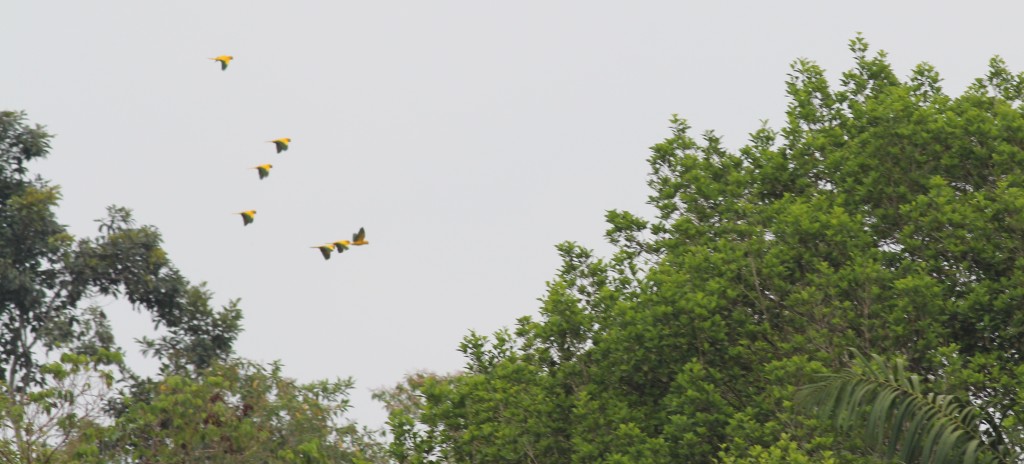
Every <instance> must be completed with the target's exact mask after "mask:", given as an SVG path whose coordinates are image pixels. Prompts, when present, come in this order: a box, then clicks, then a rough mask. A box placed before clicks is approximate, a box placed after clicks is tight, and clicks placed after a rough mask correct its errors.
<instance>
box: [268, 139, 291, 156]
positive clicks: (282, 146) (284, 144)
mask: <svg viewBox="0 0 1024 464" xmlns="http://www.w3.org/2000/svg"><path fill="white" fill-rule="evenodd" d="M269 143H272V144H274V146H275V147H277V152H278V153H281V152H282V151H285V150H287V149H288V144H289V143H292V139H290V138H288V137H282V138H279V139H274V140H270V141H269Z"/></svg>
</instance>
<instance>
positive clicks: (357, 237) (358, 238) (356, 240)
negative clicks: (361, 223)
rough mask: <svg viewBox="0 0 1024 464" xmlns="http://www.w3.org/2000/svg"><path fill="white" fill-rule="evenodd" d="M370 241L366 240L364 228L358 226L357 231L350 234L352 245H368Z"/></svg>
mask: <svg viewBox="0 0 1024 464" xmlns="http://www.w3.org/2000/svg"><path fill="white" fill-rule="evenodd" d="M369 244H370V242H368V241H366V229H363V228H362V227H360V228H359V232H356V233H354V234H352V245H357V246H358V245H369Z"/></svg>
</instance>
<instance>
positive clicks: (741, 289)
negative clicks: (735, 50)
mask: <svg viewBox="0 0 1024 464" xmlns="http://www.w3.org/2000/svg"><path fill="white" fill-rule="evenodd" d="M850 49H851V51H852V52H853V61H854V65H853V67H852V68H851V69H850V70H848V71H846V72H844V73H843V74H842V77H841V78H840V80H839V82H838V85H836V86H833V85H832V84H830V83H829V82H828V80H827V79H826V78H825V73H824V71H823V70H822V69H821V68H820V67H818V66H817V65H816V64H814V63H813V62H811V61H808V60H797V61H796V62H795V63H794V64H793V67H792V73H791V74H790V76H789V79H788V81H787V83H786V89H787V92H788V94H789V97H790V103H789V106H788V109H787V113H786V114H787V117H786V120H785V122H784V124H783V126H782V127H781V129H778V130H776V129H772V128H771V127H769V126H768V125H767V123H765V124H764V125H763V126H762V127H761V128H760V129H758V130H757V131H755V132H754V133H752V134H750V137H749V142H748V143H747V144H746V145H744V146H743V147H741V148H739V149H738V150H735V151H734V150H730V149H728V148H727V147H726V146H725V144H724V142H723V140H722V138H721V137H719V136H718V135H717V134H715V133H714V132H710V131H709V132H705V133H704V134H702V135H700V136H699V137H695V136H693V135H691V127H690V125H689V124H688V123H687V122H686V121H685V120H683V119H681V118H677V117H674V118H673V119H672V121H671V124H672V125H671V134H670V136H669V137H668V138H667V139H666V140H664V141H663V142H661V143H658V144H656V145H654V146H653V147H652V148H651V155H650V158H649V164H650V166H651V170H650V175H649V177H648V185H649V186H650V188H651V194H650V196H649V204H650V205H651V206H653V207H654V208H655V211H656V213H655V215H654V217H653V218H642V217H640V216H638V215H636V214H632V213H630V212H626V211H609V212H608V214H607V221H608V224H609V228H608V231H607V234H606V236H607V238H608V239H609V241H610V242H611V243H612V244H613V245H614V246H615V247H616V251H615V253H614V254H613V255H612V256H610V257H608V258H606V259H599V258H596V257H594V256H593V254H592V253H591V252H590V251H589V250H586V249H584V248H582V247H580V246H578V245H575V244H573V243H565V244H562V245H560V246H559V247H558V250H559V252H560V254H561V256H562V259H563V266H562V268H561V269H560V270H559V272H558V273H557V274H556V276H555V278H554V279H553V280H552V281H551V282H549V284H548V290H547V294H546V295H545V297H544V298H543V301H542V305H541V308H540V315H539V317H537V318H534V317H524V318H522V319H520V320H519V321H518V322H517V324H516V328H515V330H514V331H512V332H509V331H501V332H498V333H497V334H494V335H493V336H491V337H484V336H479V335H476V334H471V335H469V336H467V337H466V339H465V340H464V342H463V345H462V351H463V353H464V354H465V355H466V357H467V366H466V369H465V370H464V373H462V374H460V375H457V376H454V377H452V378H450V379H446V380H444V381H440V382H427V383H425V384H424V385H423V386H422V387H420V388H419V390H418V392H419V393H420V394H422V395H423V404H422V407H421V410H420V411H419V412H418V413H417V414H416V415H408V414H407V415H406V417H407V418H408V417H413V418H415V421H416V422H415V426H412V427H411V426H410V425H409V424H408V423H399V422H393V423H392V424H391V427H392V429H393V430H397V428H398V427H399V426H401V427H404V429H405V430H420V432H419V435H417V436H418V437H419V438H420V439H419V440H417V441H412V442H407V443H405V444H403V443H400V442H397V441H396V442H393V444H392V455H393V457H395V458H396V459H398V458H399V456H404V458H403V459H405V460H404V461H403V462H484V461H486V462H531V460H532V461H536V462H581V463H582V462H587V463H611V462H634V463H636V462H649V463H662V462H665V463H667V462H694V463H700V462H715V461H719V462H750V463H753V462H787V461H793V462H800V461H804V462H836V463H861V462H865V463H867V462H885V458H884V456H879V455H876V453H874V451H873V450H872V448H871V447H869V446H866V443H865V442H864V441H863V439H862V438H860V437H859V436H856V435H851V434H846V433H841V432H838V431H836V430H833V429H832V427H830V424H827V423H825V422H823V421H821V420H819V419H818V418H816V417H813V416H807V415H804V414H802V413H801V412H800V411H798V410H796V409H795V408H794V407H793V401H794V396H795V394H796V391H797V389H798V388H799V387H801V386H803V385H807V384H811V383H815V382H817V376H818V375H820V374H824V373H827V372H835V371H838V370H841V369H842V368H843V367H844V366H846V362H847V359H846V354H847V352H848V351H847V350H848V349H850V348H853V349H857V350H859V351H861V352H871V353H878V354H880V355H882V356H886V357H901V358H903V359H905V360H906V361H905V362H906V363H907V365H908V366H912V367H913V370H914V371H915V372H921V373H928V375H934V376H941V377H942V378H943V379H944V382H943V385H944V388H945V389H946V391H945V392H944V394H948V395H952V396H955V397H958V398H963V399H964V401H965V404H968V405H970V406H971V407H973V408H975V409H976V410H979V411H990V412H991V416H992V417H991V423H990V425H992V426H997V427H998V428H999V430H1000V431H1001V434H1002V436H1003V439H1004V440H1005V442H1006V443H1015V444H1016V445H1015V446H1017V447H1020V446H1021V444H1022V443H1024V435H1022V434H1024V425H1022V424H1021V423H1020V422H1019V419H1018V417H1019V416H1020V415H1021V414H1022V413H1024V411H1022V410H1021V403H1020V401H1019V399H1020V398H1021V386H1022V385H1024V369H1021V368H1020V366H1021V365H1022V363H1021V361H1022V359H1021V356H1022V353H1024V337H1021V336H1020V334H1021V333H1022V331H1024V316H1022V315H1024V311H1021V307H1022V304H1024V293H1022V292H1021V290H1020V289H1021V288H1024V285H1022V283H1024V247H1022V246H1021V244H1022V243H1024V222H1022V220H1024V113H1022V108H1021V104H1022V96H1024V77H1022V76H1021V75H1015V74H1012V73H1010V72H1009V71H1008V70H1007V69H1006V66H1005V63H1004V62H1003V61H1002V60H1001V59H999V58H993V59H992V60H991V62H990V69H989V72H988V74H987V75H986V76H984V77H983V78H980V79H978V80H977V81H976V82H975V83H974V84H972V85H971V86H970V87H969V88H968V89H967V90H966V91H965V92H964V93H963V94H962V95H960V96H958V97H951V96H948V95H947V94H945V93H944V92H943V90H942V87H941V85H940V83H941V79H940V78H939V75H938V73H937V72H936V71H935V70H934V69H933V68H932V67H931V66H930V65H927V64H921V65H918V66H916V67H915V68H914V69H913V70H912V71H911V73H910V75H909V76H908V77H907V78H906V79H900V78H899V77H898V76H897V75H896V72H895V71H893V69H892V68H891V66H890V65H889V63H888V62H887V60H886V56H885V53H877V54H874V55H871V54H869V53H868V50H869V49H868V45H867V43H866V42H865V41H864V40H863V39H862V38H860V37H857V38H855V39H854V40H852V41H851V43H850ZM406 420H407V419H406ZM393 433H394V432H393ZM395 436H396V437H397V436H399V435H398V434H397V433H395ZM408 443H412V444H413V445H414V446H409V444H408ZM527 449H529V450H531V453H530V454H528V453H526V451H525V450H527ZM428 452H429V453H430V454H428ZM410 456H411V457H410Z"/></svg>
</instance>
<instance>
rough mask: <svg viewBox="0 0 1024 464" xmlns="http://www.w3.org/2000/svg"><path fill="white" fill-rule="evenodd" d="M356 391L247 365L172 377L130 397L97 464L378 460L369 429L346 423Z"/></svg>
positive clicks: (347, 384) (342, 382) (341, 383)
mask: <svg viewBox="0 0 1024 464" xmlns="http://www.w3.org/2000/svg"><path fill="white" fill-rule="evenodd" d="M351 388H352V381H351V380H347V379H339V380H336V381H318V382H312V383H308V384H300V383H298V382H296V381H295V380H293V379H289V378H286V377H284V376H283V375H282V372H281V366H280V365H279V364H272V365H270V366H269V368H267V367H264V366H260V365H257V364H253V363H249V362H245V361H241V360H233V361H230V362H227V363H223V364H219V363H218V364H214V365H212V366H211V367H209V368H208V369H205V370H203V371H202V372H201V373H200V375H199V376H198V377H195V378H192V377H188V376H182V375H169V376H166V377H164V378H162V379H160V380H158V381H152V382H149V383H147V384H145V385H144V386H143V387H142V388H141V389H140V391H137V393H136V396H135V397H133V398H129V399H127V401H126V404H125V405H124V411H123V412H122V413H121V415H120V416H119V417H118V418H117V421H116V422H115V423H114V424H113V426H112V427H111V428H110V429H108V430H107V433H106V436H105V437H104V439H102V440H100V442H99V443H100V446H99V452H98V453H97V455H96V457H95V462H167V463H173V462H182V463H189V462H209V463H215V462H267V463H334V462H356V463H359V462H378V461H371V460H372V459H377V458H376V457H375V456H376V454H379V453H380V451H379V450H377V449H376V448H375V446H376V445H374V444H373V443H372V442H371V441H370V440H369V439H370V438H371V437H370V436H369V435H368V432H367V431H365V430H362V429H359V428H358V427H357V426H356V425H355V424H352V423H347V422H342V415H343V413H344V412H345V411H346V410H347V409H348V405H349V402H348V391H349V390H350V389H351Z"/></svg>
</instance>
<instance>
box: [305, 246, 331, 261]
mask: <svg viewBox="0 0 1024 464" xmlns="http://www.w3.org/2000/svg"><path fill="white" fill-rule="evenodd" d="M310 248H318V249H320V254H322V255H324V259H331V252H332V251H334V244H333V243H325V244H323V245H318V246H315V247H310Z"/></svg>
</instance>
